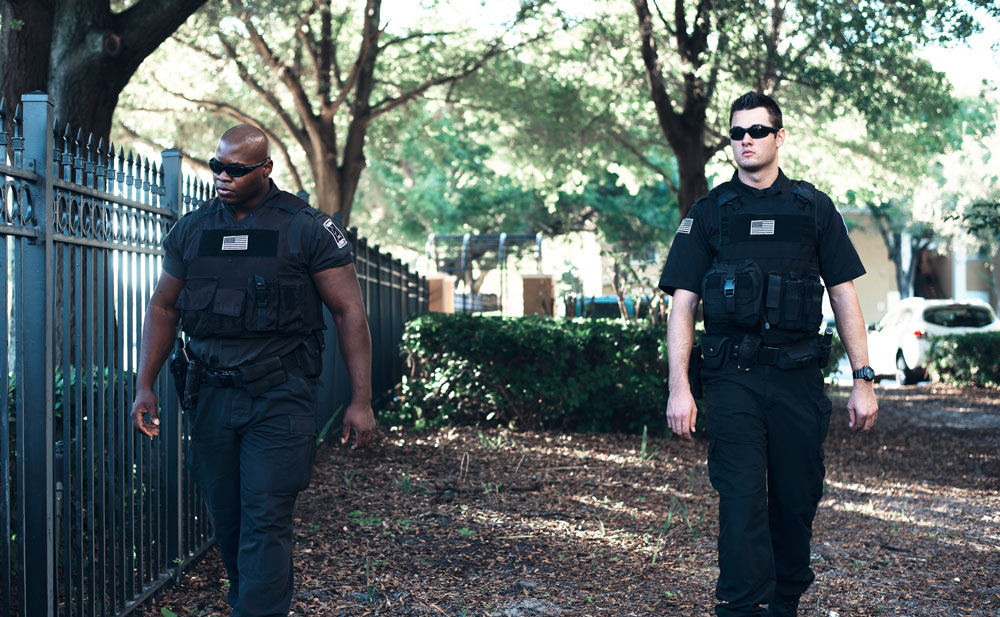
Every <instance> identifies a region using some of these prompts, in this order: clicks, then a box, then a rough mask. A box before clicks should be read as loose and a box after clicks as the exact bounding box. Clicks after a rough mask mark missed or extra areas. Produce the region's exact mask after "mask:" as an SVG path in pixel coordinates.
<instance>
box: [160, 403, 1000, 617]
mask: <svg viewBox="0 0 1000 617" xmlns="http://www.w3.org/2000/svg"><path fill="white" fill-rule="evenodd" d="M878 392H879V402H880V413H879V420H878V424H877V426H876V429H875V430H873V431H872V432H870V433H866V434H855V433H852V432H850V431H849V430H848V428H847V426H846V424H847V421H846V410H845V404H846V395H847V391H846V390H837V391H834V392H833V393H832V398H833V399H834V416H833V423H832V425H831V428H830V433H829V437H828V439H827V444H826V463H827V487H826V493H825V495H824V498H823V501H822V503H821V504H820V511H819V514H818V515H817V518H816V523H815V533H814V537H813V554H812V565H813V569H814V570H815V572H816V575H817V580H816V582H815V583H814V585H813V586H812V587H811V588H810V590H809V592H808V593H807V595H806V596H805V597H804V599H803V603H802V607H801V610H800V613H799V614H800V615H810V616H812V615H822V616H823V617H847V616H867V615H900V616H913V617H918V616H920V617H924V616H926V617H930V616H948V617H952V616H956V615H959V616H980V615H981V616H993V617H995V616H998V615H1000V405H998V403H1000V392H998V391H996V390H957V389H953V388H946V387H942V386H918V387H913V388H898V389H882V388H880V389H879V390H878ZM706 451H707V443H706V442H705V441H703V440H695V441H692V442H685V441H681V440H676V439H675V440H667V439H653V438H650V439H648V441H647V443H646V445H645V450H644V451H643V449H642V438H641V436H623V435H591V434H556V433H537V432H531V433H515V432H508V431H498V430H490V431H479V430H477V429H474V428H454V429H444V430H439V431H435V432H430V433H425V434H422V435H414V434H409V433H403V432H391V431H390V432H389V433H388V434H387V435H386V436H384V437H383V439H382V440H381V442H380V444H379V446H378V447H376V448H375V449H372V450H369V451H367V452H363V453H357V452H350V451H348V450H347V449H339V448H334V447H325V448H324V449H322V450H321V451H320V453H319V460H318V464H317V467H316V470H315V473H314V476H313V481H312V485H311V488H310V489H309V490H307V491H305V492H304V493H303V494H302V495H301V496H300V498H299V503H298V509H297V515H296V516H297V518H296V542H297V545H296V549H295V571H296V592H295V597H294V600H293V603H292V610H293V614H294V615H297V616H306V615H308V616H314V615H315V616H319V617H326V616H330V617H338V616H360V615H379V616H400V615H439V616H447V617H461V616H470V617H471V616H474V615H475V616H487V615H488V616H503V617H522V616H523V617H528V616H535V617H538V616H549V615H563V616H587V615H594V616H596V615H613V616H632V615H636V616H646V615H679V616H695V615H698V616H707V615H710V614H712V611H711V607H712V605H713V604H714V596H713V587H714V583H715V579H716V576H717V572H718V571H717V568H716V562H715V534H716V530H717V529H718V513H717V505H716V497H715V493H714V491H713V489H712V487H711V485H710V483H709V480H708V473H707V468H706V464H705V460H706ZM223 579H224V571H223V568H222V565H221V562H220V561H219V558H218V553H217V552H216V551H215V549H212V551H210V552H209V553H208V554H207V556H206V558H205V559H203V560H201V561H200V562H199V563H198V564H196V565H195V566H194V567H192V568H191V569H189V570H188V571H187V572H185V574H184V575H183V576H182V577H181V579H180V581H179V583H178V584H177V585H176V586H174V587H173V588H172V589H170V590H168V591H167V592H166V593H165V594H164V595H162V596H161V597H159V598H158V599H156V600H154V601H153V604H152V606H151V607H149V608H147V609H146V611H145V613H144V614H145V615H146V616H147V617H152V616H154V615H155V616H157V617H159V616H161V615H170V614H171V612H170V611H172V612H173V613H175V614H177V615H184V616H187V615H191V616H194V615H220V616H227V615H229V614H230V611H229V607H228V606H227V605H226V604H225V583H224V580H223ZM164 609H166V610H164Z"/></svg>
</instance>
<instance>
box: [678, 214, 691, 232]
mask: <svg viewBox="0 0 1000 617" xmlns="http://www.w3.org/2000/svg"><path fill="white" fill-rule="evenodd" d="M692 226H694V219H693V218H691V217H690V216H689V217H687V218H686V219H684V220H683V221H681V224H680V225H679V226H678V227H677V233H679V234H690V233H691V227H692Z"/></svg>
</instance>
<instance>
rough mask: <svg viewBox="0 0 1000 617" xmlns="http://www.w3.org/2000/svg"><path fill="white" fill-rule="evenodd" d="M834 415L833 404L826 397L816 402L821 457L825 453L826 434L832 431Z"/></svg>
mask: <svg viewBox="0 0 1000 617" xmlns="http://www.w3.org/2000/svg"><path fill="white" fill-rule="evenodd" d="M832 414H833V403H831V402H830V399H828V398H826V397H825V396H824V397H823V398H821V399H819V400H818V401H816V419H817V421H818V422H819V444H820V445H819V447H820V456H822V452H823V442H824V441H826V434H827V432H828V431H829V430H830V416H831V415H832Z"/></svg>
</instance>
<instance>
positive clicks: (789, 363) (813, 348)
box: [775, 336, 820, 369]
mask: <svg viewBox="0 0 1000 617" xmlns="http://www.w3.org/2000/svg"><path fill="white" fill-rule="evenodd" d="M819 345H820V341H819V337H818V336H814V337H812V338H811V339H808V340H805V341H800V342H798V343H793V344H791V345H787V346H785V347H782V348H781V352H780V353H778V361H777V362H776V363H775V364H776V365H777V367H778V368H780V369H796V368H804V367H806V366H809V365H811V364H813V363H815V362H816V357H817V356H818V355H819Z"/></svg>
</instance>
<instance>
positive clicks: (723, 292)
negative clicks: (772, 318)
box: [701, 260, 764, 327]
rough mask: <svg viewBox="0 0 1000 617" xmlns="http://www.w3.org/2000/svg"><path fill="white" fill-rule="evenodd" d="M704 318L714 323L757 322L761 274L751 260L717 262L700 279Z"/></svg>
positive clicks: (759, 307) (750, 324)
mask: <svg viewBox="0 0 1000 617" xmlns="http://www.w3.org/2000/svg"><path fill="white" fill-rule="evenodd" d="M701 287H702V290H701V297H702V298H703V299H704V301H705V317H706V320H707V321H708V322H709V323H711V324H714V325H723V324H725V325H732V326H743V327H753V326H756V325H758V324H759V323H760V318H761V303H762V295H763V291H764V290H763V287H764V285H763V275H762V274H761V271H760V268H759V267H758V266H757V264H756V263H754V262H752V261H750V260H739V261H729V262H724V263H716V264H714V265H713V266H712V267H711V268H709V270H708V272H707V273H706V274H705V278H704V279H703V280H702V285H701Z"/></svg>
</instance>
